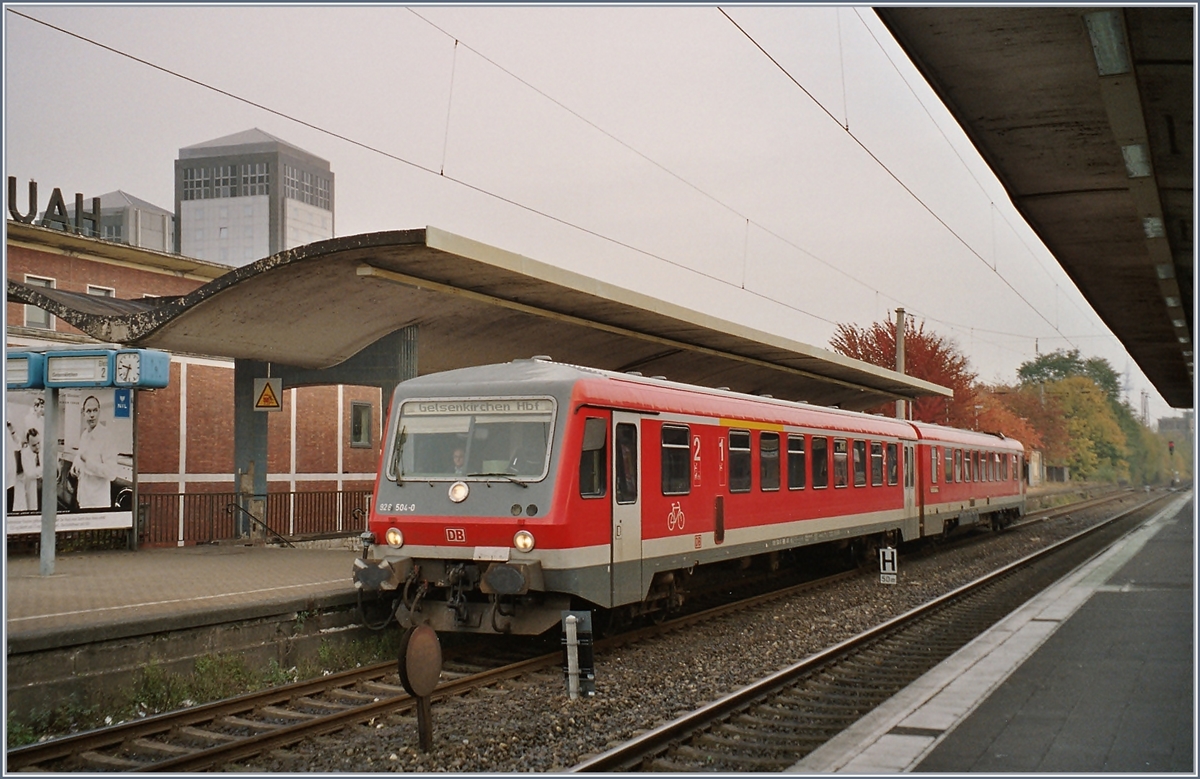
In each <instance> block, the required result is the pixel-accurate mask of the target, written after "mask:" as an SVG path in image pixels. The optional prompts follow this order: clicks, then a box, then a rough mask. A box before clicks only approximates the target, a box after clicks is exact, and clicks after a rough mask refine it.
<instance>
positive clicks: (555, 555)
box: [354, 358, 1025, 634]
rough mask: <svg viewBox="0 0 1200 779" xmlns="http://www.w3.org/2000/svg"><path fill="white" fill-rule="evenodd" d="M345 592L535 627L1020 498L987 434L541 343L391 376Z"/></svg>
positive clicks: (1007, 448) (407, 608)
mask: <svg viewBox="0 0 1200 779" xmlns="http://www.w3.org/2000/svg"><path fill="white" fill-rule="evenodd" d="M384 440H385V442H386V444H385V446H384V451H383V457H382V463H381V467H380V472H379V476H378V481H377V485H376V489H375V493H374V497H373V505H372V507H371V512H370V519H369V532H368V537H367V538H366V542H367V543H366V547H365V549H364V554H363V558H362V559H359V560H356V561H355V570H354V580H355V586H357V587H359V588H360V589H363V590H367V591H383V592H384V593H385V595H386V594H391V596H392V597H394V598H395V600H396V602H395V604H394V607H395V609H396V611H395V613H396V616H397V618H398V620H399V622H400V624H401V625H409V624H428V625H430V626H431V627H433V628H434V629H435V630H438V631H450V632H496V633H514V634H537V633H541V632H543V631H544V630H546V629H548V628H550V627H553V626H555V625H557V624H558V623H559V620H560V617H561V612H562V611H564V610H567V609H577V608H598V609H604V610H609V611H608V612H607V613H610V614H614V613H615V614H626V615H629V614H642V613H650V612H653V611H656V610H660V609H668V608H671V607H673V606H675V605H677V604H678V603H680V602H681V598H682V597H683V595H684V594H685V592H686V589H687V586H688V583H689V582H692V581H694V579H693V577H694V576H697V575H701V574H703V573H705V572H714V571H715V572H718V575H719V576H725V577H728V576H731V575H736V573H735V572H736V571H738V570H741V569H745V568H748V567H753V566H754V565H756V564H759V563H761V564H764V565H767V566H771V567H774V566H777V565H780V564H786V563H787V562H788V559H789V557H791V556H794V554H795V552H796V551H797V550H799V549H800V548H801V547H811V548H815V547H813V545H815V544H825V543H826V542H832V544H830V546H825V547H819V548H821V549H828V548H835V547H838V546H842V547H845V546H849V545H860V546H862V547H864V548H866V547H874V546H879V545H883V544H887V543H898V542H900V541H911V540H913V539H918V538H922V537H925V536H931V535H939V534H943V533H945V532H948V531H949V530H951V529H953V528H955V527H958V526H965V525H973V524H980V523H988V524H990V525H991V526H993V527H996V528H999V527H1003V526H1004V525H1006V524H1008V522H1010V521H1011V520H1012V519H1013V518H1015V517H1018V516H1020V515H1021V514H1023V513H1024V507H1025V490H1024V481H1023V479H1022V478H1021V474H1022V469H1023V458H1024V450H1023V447H1022V446H1021V444H1020V443H1018V442H1017V441H1014V440H1011V439H1006V438H1004V437H1003V436H999V435H992V434H985V433H976V432H971V431H966V430H957V429H953V428H947V427H941V426H938V425H931V424H924V423H919V422H906V421H903V420H897V419H892V418H888V417H883V416H876V415H870V414H860V413H854V412H849V411H840V410H837V409H830V408H823V407H818V406H810V405H807V404H804V403H793V402H788V401H783V400H776V399H773V398H767V397H759V396H752V395H744V394H740V393H735V392H729V391H726V390H720V389H707V388H703V387H697V386H691V385H685V384H678V383H674V382H670V381H665V380H662V379H651V378H645V377H642V376H638V375H631V374H622V373H614V372H610V371H601V370H594V369H590V368H582V367H578V366H572V365H564V364H559V363H554V362H551V361H549V360H548V359H544V358H534V359H532V360H517V361H514V362H511V363H506V364H502V365H489V366H482V367H477V368H464V369H461V370H455V371H448V372H446V373H441V374H435V375H430V376H423V377H420V378H416V379H412V380H410V381H406V382H403V383H402V384H400V385H399V386H398V387H397V388H396V392H395V395H394V397H393V400H392V408H391V413H390V415H389V419H388V424H387V431H386V433H385V438H384Z"/></svg>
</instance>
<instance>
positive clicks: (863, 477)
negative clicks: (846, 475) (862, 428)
mask: <svg viewBox="0 0 1200 779" xmlns="http://www.w3.org/2000/svg"><path fill="white" fill-rule="evenodd" d="M853 443H854V446H853V447H852V449H853V452H854V486H855V487H865V486H867V442H866V441H854V442H853Z"/></svg>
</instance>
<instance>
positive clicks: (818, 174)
mask: <svg viewBox="0 0 1200 779" xmlns="http://www.w3.org/2000/svg"><path fill="white" fill-rule="evenodd" d="M6 8H7V9H8V11H13V10H15V11H19V12H20V13H22V14H27V15H29V16H33V17H35V18H37V19H40V20H43V21H45V22H48V23H50V24H53V25H55V26H56V27H60V28H62V29H64V30H67V31H69V32H71V33H75V34H76V35H78V36H82V37H84V38H88V39H90V40H91V41H94V42H95V43H99V44H103V46H106V47H109V48H108V49H105V48H100V47H99V46H97V45H95V43H89V42H87V41H84V40H80V38H78V37H73V36H71V35H69V34H65V33H64V32H61V31H59V30H55V29H51V28H49V27H46V26H43V25H41V24H38V23H35V22H32V21H29V20H28V19H26V18H23V17H21V16H18V15H16V14H14V13H11V12H8V11H6V13H5V14H4V25H5V52H4V59H5V101H4V110H5V125H4V127H5V134H4V140H5V158H4V159H5V173H6V174H7V175H9V176H15V177H16V178H17V180H18V182H21V186H19V187H18V193H19V196H18V203H19V205H20V207H21V210H22V211H24V210H26V208H27V203H26V202H25V199H26V193H25V187H24V182H26V181H28V180H29V179H35V180H37V181H38V184H39V194H40V197H41V199H42V203H41V207H42V208H44V207H45V200H46V198H48V196H49V194H50V191H51V190H52V189H53V188H54V187H59V188H61V189H62V191H63V195H64V196H65V198H66V199H67V201H68V202H71V201H72V199H73V196H74V193H75V192H82V193H83V194H84V195H85V197H88V198H90V197H92V196H95V195H101V194H104V193H106V192H110V191H113V190H116V189H121V190H124V191H125V192H128V193H129V194H131V195H134V196H136V197H140V198H142V199H144V200H148V201H150V202H152V203H155V204H157V205H159V206H162V207H164V208H167V209H170V208H172V207H173V198H174V196H173V186H174V183H173V175H174V173H173V163H174V160H175V159H176V157H177V156H178V151H179V149H180V148H182V147H184V146H190V145H193V144H196V143H200V142H203V141H208V140H211V139H214V138H218V137H221V136H224V135H229V134H232V133H236V132H240V131H242V130H246V129H249V128H252V127H257V128H259V129H262V130H264V131H266V132H268V133H271V134H273V135H276V136H278V137H280V138H282V139H284V140H286V141H288V142H289V143H292V144H294V145H296V146H299V147H300V148H302V149H305V150H307V151H309V152H312V153H314V154H316V155H318V156H320V157H323V158H324V159H326V160H328V161H329V162H330V164H331V167H332V169H333V172H334V176H335V182H336V183H335V186H336V193H335V197H336V202H335V221H336V235H338V236H344V235H353V234H356V233H365V232H374V231H380V230H393V229H406V228H414V227H423V226H426V225H432V226H435V227H440V228H442V229H445V230H449V231H451V232H454V233H458V234H460V235H463V236H466V237H468V238H471V239H474V240H477V241H481V242H483V243H486V244H490V245H493V246H496V247H499V248H501V249H505V250H507V251H511V252H516V253H518V254H523V255H526V256H528V257H532V258H534V259H537V260H541V261H544V262H547V263H550V264H553V265H558V266H562V267H564V268H568V269H570V270H573V271H576V272H579V273H583V274H586V275H590V276H593V277H595V278H597V279H600V280H603V281H605V282H609V283H612V284H617V285H620V286H624V287H627V288H629V289H632V290H635V291H638V292H642V293H646V294H649V295H652V296H655V297H658V298H660V299H663V300H667V301H670V302H672V303H675V304H679V305H683V306H687V307H689V308H693V309H696V310H699V311H703V312H706V313H709V314H712V315H714V316H718V317H721V318H724V319H727V320H730V321H734V322H737V323H740V324H743V325H747V326H750V327H754V328H758V329H760V330H763V331H767V332H771V333H778V334H780V335H783V336H786V337H789V338H792V339H795V340H798V341H801V342H805V343H810V344H813V345H817V346H822V347H828V343H829V339H830V337H831V336H832V334H833V332H834V329H835V327H836V324H837V323H840V322H847V323H853V324H857V325H862V326H866V325H869V324H870V323H871V322H873V321H879V320H882V319H884V318H885V317H887V316H889V315H890V313H891V312H892V311H893V310H894V309H895V308H896V307H898V306H903V307H904V308H905V309H906V310H907V311H908V312H909V313H910V314H913V315H915V316H916V317H917V318H918V319H923V320H925V322H926V327H927V328H929V329H932V330H934V331H936V332H938V333H940V334H943V335H945V336H947V337H949V338H951V339H953V340H954V341H955V342H956V343H957V345H958V346H959V348H960V349H961V350H962V351H963V352H964V353H965V354H966V355H967V356H968V358H969V359H970V362H971V366H972V368H973V370H975V371H976V372H977V373H978V374H979V377H980V378H981V379H982V380H984V381H987V382H997V381H1001V382H1008V383H1012V382H1014V381H1015V380H1016V369H1017V367H1018V366H1019V365H1020V364H1021V363H1022V362H1025V361H1027V360H1030V359H1033V358H1034V357H1035V356H1036V352H1035V349H1040V350H1041V352H1043V353H1045V352H1049V351H1053V350H1054V349H1058V348H1075V347H1077V348H1079V349H1080V350H1081V352H1082V353H1083V355H1084V356H1085V357H1089V356H1099V357H1104V358H1106V359H1108V360H1109V362H1110V363H1111V364H1112V365H1113V367H1114V368H1115V369H1116V370H1117V371H1118V372H1119V373H1124V372H1125V371H1126V370H1127V369H1128V370H1129V378H1130V385H1131V390H1130V392H1129V393H1128V394H1127V398H1128V399H1129V400H1130V402H1131V403H1132V405H1133V407H1134V409H1135V411H1139V412H1140V410H1141V393H1142V391H1143V390H1145V391H1147V392H1149V394H1150V413H1151V418H1152V420H1153V419H1156V418H1157V417H1159V416H1165V415H1168V414H1170V413H1171V412H1170V411H1169V409H1168V408H1167V406H1166V404H1165V403H1164V402H1163V400H1162V398H1161V396H1160V395H1159V394H1158V393H1157V391H1155V390H1154V388H1153V386H1152V385H1150V383H1149V381H1148V380H1147V379H1146V378H1145V376H1144V375H1143V374H1142V372H1141V371H1140V370H1139V369H1138V367H1137V365H1136V364H1134V363H1133V361H1132V359H1130V358H1129V356H1128V355H1127V353H1126V352H1125V350H1124V348H1123V347H1122V346H1121V345H1120V343H1119V342H1118V341H1117V339H1116V338H1115V337H1114V336H1113V335H1112V334H1111V333H1110V332H1109V330H1108V329H1107V328H1106V327H1105V326H1104V324H1103V323H1102V322H1101V321H1100V319H1099V317H1097V316H1096V315H1095V313H1094V312H1093V311H1092V310H1091V307H1090V306H1089V305H1088V304H1087V302H1086V301H1085V300H1084V299H1083V297H1082V296H1081V295H1080V294H1079V292H1078V291H1077V290H1076V289H1075V287H1074V285H1073V284H1072V283H1071V281H1070V280H1069V279H1068V278H1067V276H1066V274H1064V273H1063V271H1062V270H1061V268H1060V267H1059V266H1058V264H1057V262H1056V261H1055V260H1054V259H1053V257H1052V256H1051V255H1050V253H1049V252H1048V251H1047V250H1046V249H1045V248H1044V247H1043V246H1042V245H1041V243H1040V242H1039V241H1038V240H1037V238H1036V237H1035V236H1034V234H1033V232H1032V231H1031V230H1030V229H1029V228H1028V227H1027V226H1026V225H1025V224H1024V222H1023V221H1022V220H1021V219H1020V217H1019V216H1018V215H1017V213H1016V211H1015V210H1014V209H1013V208H1012V206H1011V204H1010V203H1009V201H1008V199H1007V197H1006V195H1005V194H1004V191H1003V188H1002V187H1001V186H1000V185H999V183H998V182H997V181H996V180H995V178H994V176H992V174H991V173H990V171H989V170H988V169H987V167H986V165H984V164H983V162H982V161H981V160H979V158H978V155H977V154H976V153H975V152H974V150H973V148H972V147H971V145H970V143H969V142H968V141H967V140H966V138H965V137H964V136H963V134H962V132H961V131H960V130H959V129H958V127H957V125H956V124H955V123H954V121H953V120H952V119H951V118H950V117H949V115H948V114H947V113H946V111H945V110H944V109H943V108H942V107H941V105H940V103H939V102H938V100H937V98H936V97H935V96H934V95H933V93H932V91H931V90H930V89H929V88H928V87H927V86H926V84H925V83H924V81H923V80H922V79H921V78H920V76H919V75H918V74H917V73H916V71H915V69H914V68H913V67H912V65H911V64H910V63H909V62H908V60H907V58H906V57H905V55H904V54H903V53H902V52H901V50H900V48H899V47H898V46H897V45H896V44H895V42H894V41H892V40H891V38H890V36H889V35H888V33H887V32H886V30H885V29H884V27H883V25H882V24H881V23H880V22H879V21H878V19H877V18H876V17H875V15H874V13H873V12H872V11H871V10H870V9H867V8H856V7H822V8H813V7H766V8H748V7H741V6H737V5H733V6H729V7H725V8H718V7H716V6H710V7H679V6H670V7H654V8H652V7H584V6H574V7H520V8H518V7H428V6H416V7H412V8H404V7H391V6H367V7H349V8H348V7H323V6H307V7H306V6H301V7H294V6H293V7H282V6H269V7H244V6H224V7H222V6H207V7H180V6H166V7H145V6H127V7H115V6H90V7H78V6H71V7H56V6H50V5H9V6H6ZM113 50H115V51H116V52H121V53H122V54H125V55H130V56H132V57H137V58H139V59H141V60H144V61H145V62H137V61H134V60H132V59H130V58H128V57H126V56H122V54H118V53H115V52H114V51H113ZM147 63H150V64H147ZM153 66H158V68H162V69H165V70H168V71H172V72H173V73H174V74H177V75H172V74H171V73H167V72H164V70H160V69H156V68H155V67H153ZM180 76H183V77H186V79H190V80H185V79H184V78H180ZM215 90H221V92H217V91H215ZM222 92H223V93H225V94H222ZM239 98H240V99H239ZM250 103H254V104H257V106H255V105H251V104H250Z"/></svg>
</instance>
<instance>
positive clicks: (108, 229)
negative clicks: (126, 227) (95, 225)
mask: <svg viewBox="0 0 1200 779" xmlns="http://www.w3.org/2000/svg"><path fill="white" fill-rule="evenodd" d="M100 229H101V231H102V233H103V237H104V238H106V239H107V240H109V241H119V240H121V223H120V222H117V223H115V224H106V225H101V227H100Z"/></svg>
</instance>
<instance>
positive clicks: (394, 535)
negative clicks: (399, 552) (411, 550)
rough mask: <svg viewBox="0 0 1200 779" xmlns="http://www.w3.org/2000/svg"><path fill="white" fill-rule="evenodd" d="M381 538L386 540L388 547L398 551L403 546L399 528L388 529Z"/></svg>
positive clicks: (402, 537) (402, 536) (402, 535)
mask: <svg viewBox="0 0 1200 779" xmlns="http://www.w3.org/2000/svg"><path fill="white" fill-rule="evenodd" d="M383 537H384V538H385V539H387V544H388V546H390V547H393V548H396V549H399V548H400V547H402V546H404V534H403V533H401V532H400V528H398V527H389V528H388V529H387V532H386V533H384V534H383Z"/></svg>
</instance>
